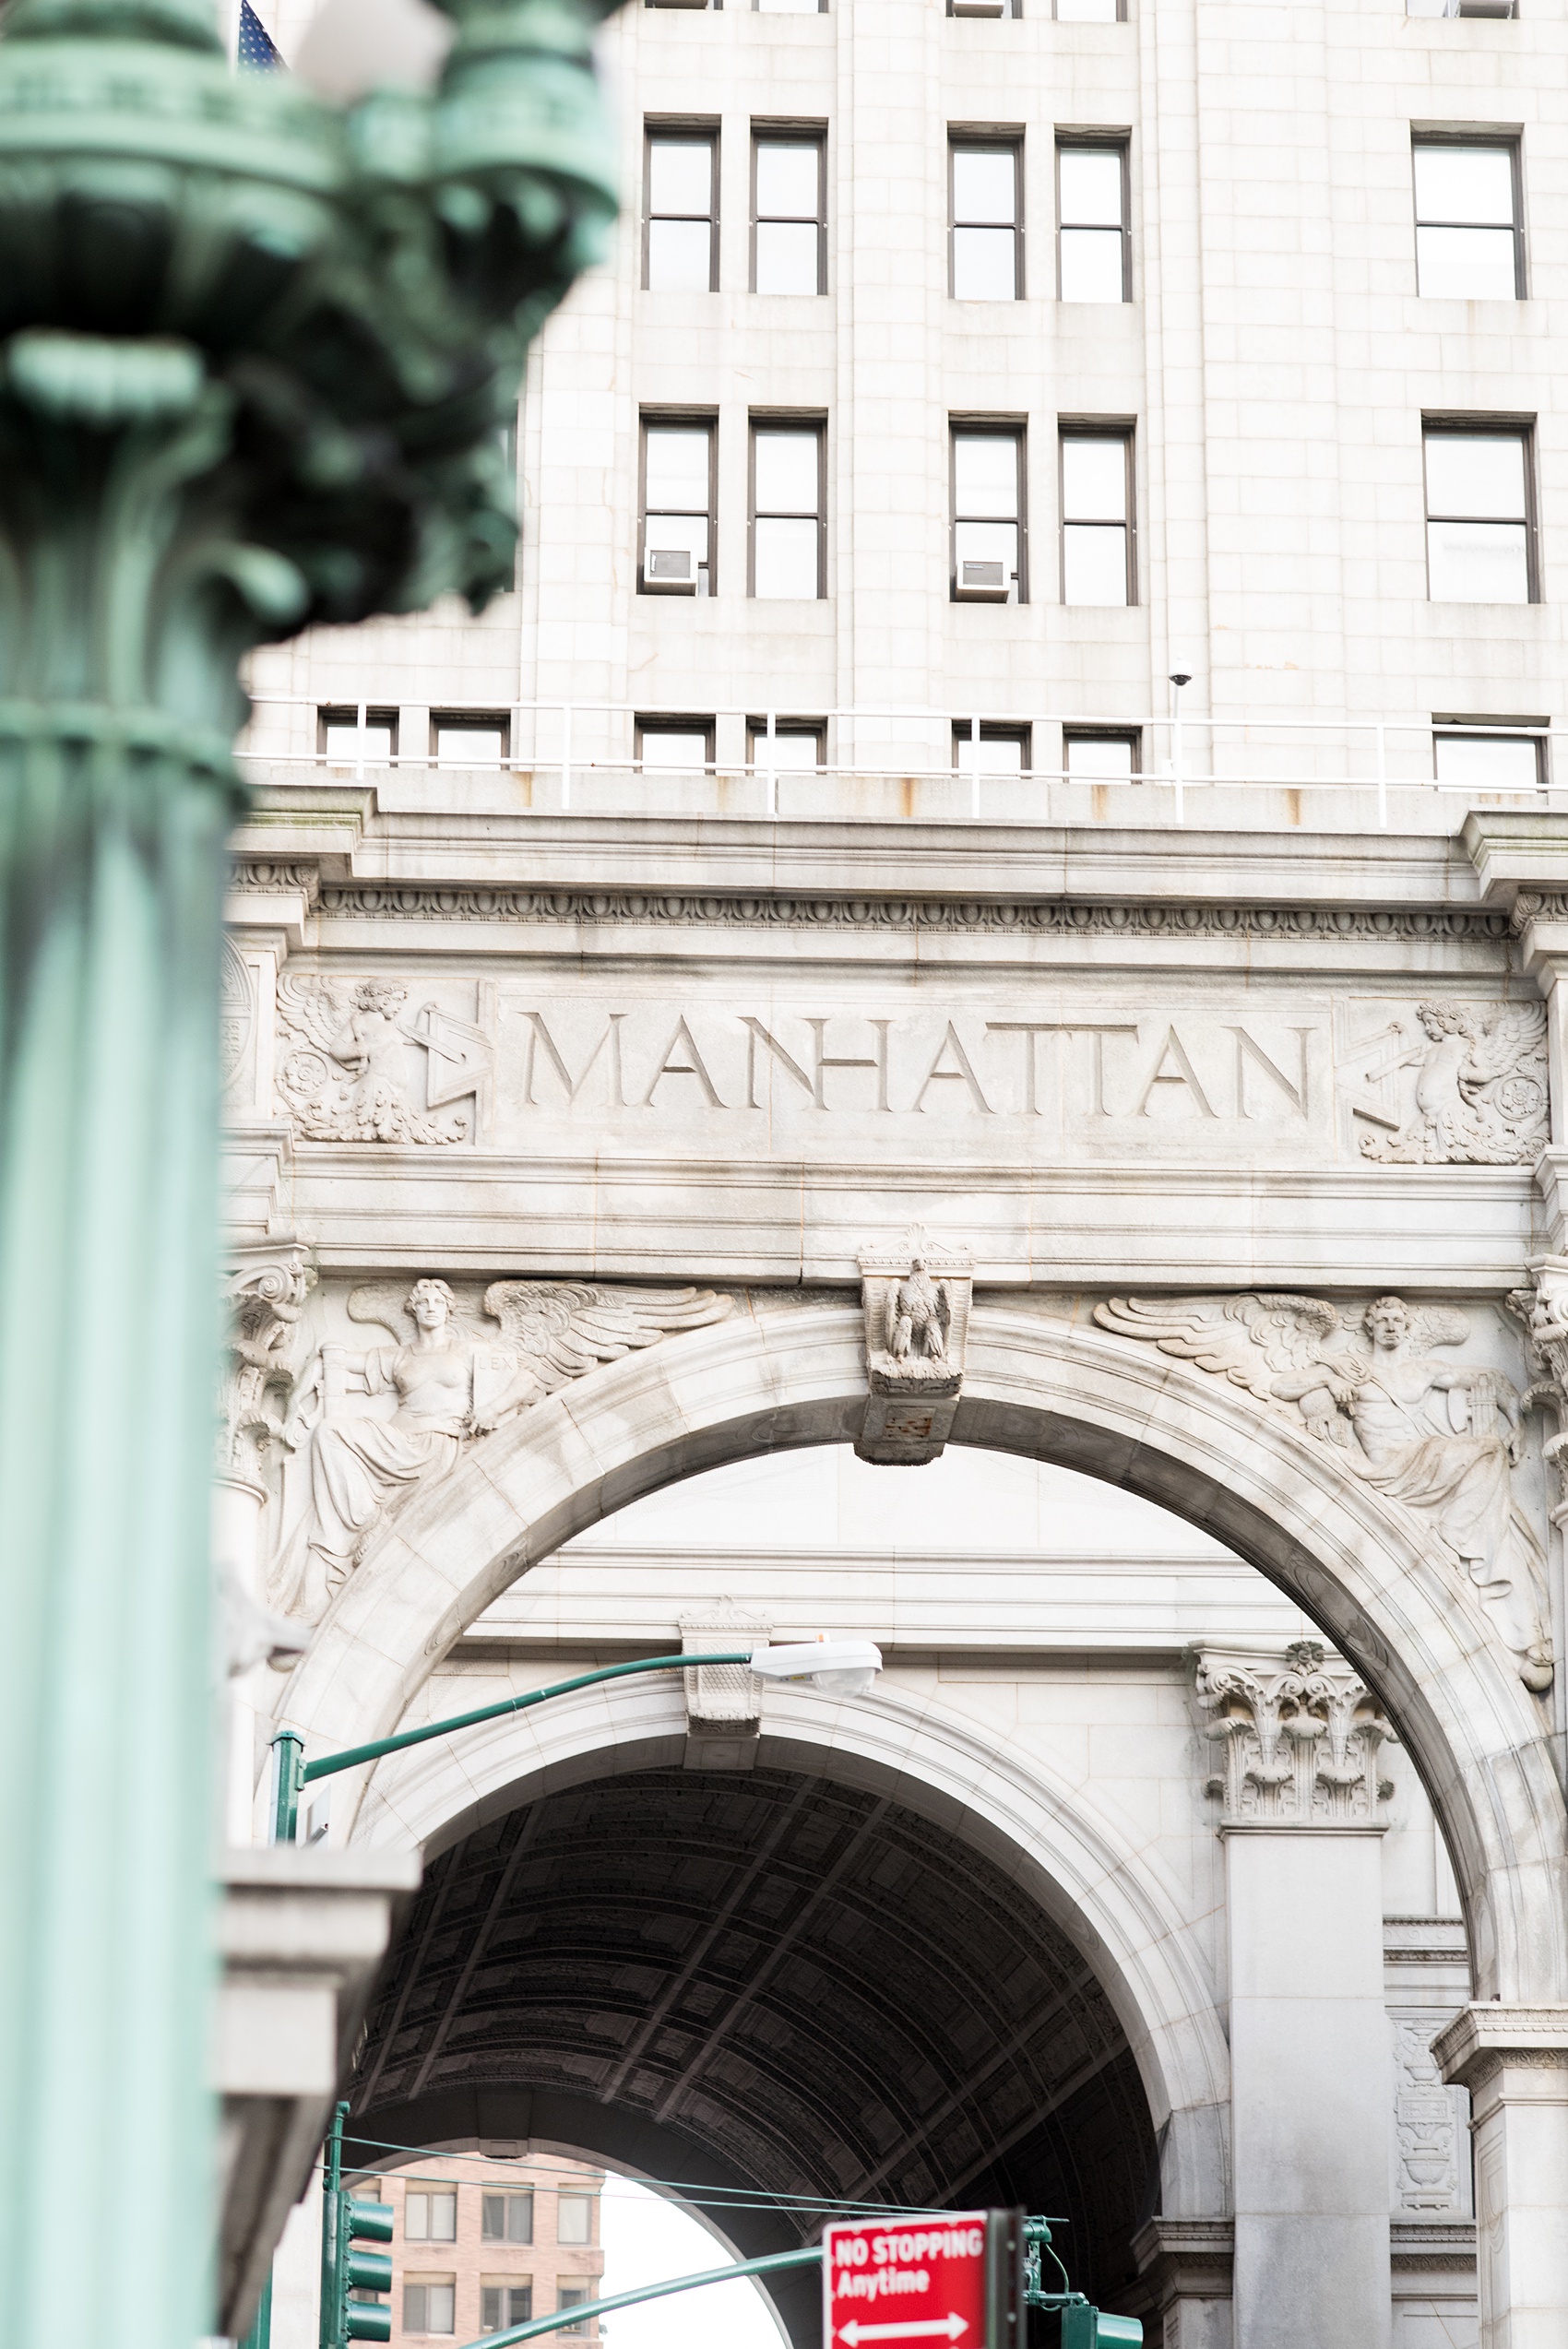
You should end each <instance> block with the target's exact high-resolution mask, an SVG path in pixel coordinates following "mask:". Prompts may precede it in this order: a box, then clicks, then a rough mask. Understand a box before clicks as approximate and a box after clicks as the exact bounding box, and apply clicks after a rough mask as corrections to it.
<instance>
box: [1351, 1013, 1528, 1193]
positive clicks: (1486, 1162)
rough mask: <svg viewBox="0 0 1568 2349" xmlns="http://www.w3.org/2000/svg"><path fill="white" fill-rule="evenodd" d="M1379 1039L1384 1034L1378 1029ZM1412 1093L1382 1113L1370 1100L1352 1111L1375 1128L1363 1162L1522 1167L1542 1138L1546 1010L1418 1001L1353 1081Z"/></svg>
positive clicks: (1364, 1144) (1364, 1138)
mask: <svg viewBox="0 0 1568 2349" xmlns="http://www.w3.org/2000/svg"><path fill="white" fill-rule="evenodd" d="M1385 1033H1386V1031H1385ZM1409 1071H1413V1072H1414V1086H1413V1090H1412V1091H1409V1092H1408V1093H1405V1094H1404V1095H1403V1097H1402V1098H1401V1099H1400V1100H1399V1104H1398V1113H1397V1114H1396V1115H1394V1116H1389V1115H1388V1114H1386V1113H1385V1112H1384V1110H1382V1109H1379V1108H1377V1107H1376V1106H1374V1105H1373V1103H1372V1101H1370V1100H1369V1101H1367V1102H1362V1103H1358V1104H1356V1105H1355V1115H1356V1116H1357V1117H1358V1118H1360V1119H1361V1120H1362V1121H1364V1122H1367V1123H1370V1124H1372V1125H1373V1126H1374V1127H1375V1128H1377V1129H1378V1130H1377V1131H1375V1132H1373V1133H1363V1134H1362V1135H1361V1137H1360V1145H1361V1155H1362V1157H1367V1158H1372V1159H1376V1160H1377V1161H1378V1162H1379V1163H1380V1164H1382V1165H1384V1166H1403V1167H1443V1166H1473V1167H1510V1166H1518V1165H1521V1164H1527V1163H1530V1162H1532V1161H1533V1160H1534V1159H1535V1157H1537V1155H1538V1152H1539V1151H1540V1148H1541V1146H1542V1145H1543V1144H1544V1142H1545V1141H1546V1138H1547V1057H1546V1007H1545V1005H1544V1004H1542V1003H1503V1004H1499V1005H1494V1006H1492V1007H1491V1008H1490V1009H1489V1008H1488V1007H1486V1006H1483V1005H1481V1004H1479V1003H1421V1004H1419V1005H1418V1006H1417V1010H1416V1019H1415V1023H1414V1024H1407V1023H1406V1022H1404V1021H1402V1020H1399V1021H1396V1022H1395V1024H1394V1028H1393V1032H1392V1040H1391V1041H1390V1042H1389V1043H1388V1045H1387V1049H1386V1050H1383V1051H1381V1052H1378V1053H1376V1054H1375V1056H1374V1057H1371V1058H1369V1059H1368V1061H1367V1062H1366V1065H1365V1067H1364V1069H1363V1071H1362V1077H1363V1081H1364V1082H1365V1083H1366V1084H1367V1085H1369V1086H1372V1085H1377V1084H1381V1083H1384V1081H1387V1080H1391V1081H1392V1082H1393V1083H1394V1084H1395V1086H1396V1087H1398V1086H1400V1081H1401V1079H1402V1078H1403V1079H1404V1083H1405V1085H1406V1086H1408V1084H1409V1079H1408V1076H1407V1075H1406V1072H1409Z"/></svg>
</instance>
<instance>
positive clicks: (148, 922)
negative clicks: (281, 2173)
mask: <svg viewBox="0 0 1568 2349" xmlns="http://www.w3.org/2000/svg"><path fill="white" fill-rule="evenodd" d="M441 5H442V6H443V7H444V8H445V13H446V14H447V15H448V16H449V17H450V18H453V19H454V20H455V39H454V42H453V45H452V49H451V52H450V54H449V56H448V59H447V63H446V66H445V73H444V76H443V78H442V80H441V82H440V84H439V86H438V87H437V88H436V89H434V91H433V92H432V93H430V94H429V95H428V96H421V95H416V94H414V93H411V92H399V91H395V90H387V91H383V92H380V93H376V94H373V95H371V96H368V97H366V98H363V99H362V100H361V101H359V102H358V103H356V104H354V105H352V106H350V107H349V108H347V109H345V110H344V111H343V112H341V113H338V112H335V111H334V110H333V109H332V108H330V107H328V106H327V105H324V104H322V103H320V102H319V101H316V100H315V99H314V98H313V97H312V96H311V95H310V94H309V93H308V92H307V91H305V90H303V89H300V88H298V87H297V86H295V85H294V84H293V83H291V81H290V80H289V78H288V77H286V76H283V75H245V76H241V77H235V76H234V74H233V73H232V70H231V68H230V65H229V63H228V60H227V57H226V55H225V53H224V51H223V47H222V44H221V42H220V40H219V38H218V34H217V30H216V25H215V6H214V0H13V5H12V6H10V8H9V9H8V11H7V12H6V17H5V19H4V34H3V37H0V1597H3V1603H4V1611H3V1614H0V1632H3V1636H4V1642H5V1649H4V1654H5V1666H6V1698H5V1702H4V1704H3V1705H0V1740H3V1752H4V1784H5V1785H6V1803H5V1804H4V1806H0V2338H3V2339H5V2340H6V2341H14V2342H18V2343H21V2342H42V2341H48V2342H49V2343H51V2344H52V2349H89V2345H90V2349H101V2344H102V2343H104V2342H106V2341H113V2342H114V2343H116V2349H186V2344H188V2343H191V2342H193V2341H194V2340H195V2339H196V2337H197V2336H198V2335H199V2334H201V2333H203V2332H204V2331H208V2329H209V2326H210V2323H211V2315H210V2308H209V2304H208V2260H209V2213H210V2206H211V2198H212V2185H213V2179H212V2157H211V2155H212V2139H211V2131H210V2128H209V2124H208V2113H207V2105H206V2099H205V2097H204V2095H203V2092H202V2086H201V2080H202V2072H203V2066H204V2058H205V2053H206V2050H205V2046H204V2039H205V2032H206V2020H207V1995H206V1994H207V1987H208V1968H209V1961H208V1939H209V1936H208V1904H209V1900H210V1893H209V1889H208V1874H209V1858H210V1850H211V1838H212V1836H213V1833H214V1832H215V1821H216V1806H215V1803H214V1801H213V1785H214V1780H215V1777H216V1750H217V1749H216V1740H215V1736H214V1726H213V1706H212V1702H211V1691H212V1689H213V1687H214V1684H215V1679H216V1670H215V1663H214V1655H213V1648H214V1632H213V1628H212V1626H211V1623H210V1621H209V1610H208V1555H207V1510H208V1497H207V1472H208V1451H209V1441H210V1429H211V1418H212V1408H211V1394H212V1366H213V1354H214V1339H215V1335H216V1326H215V1324H216V1313H215V1306H214V1297H215V1288H216V1284H215V1281H214V1277H213V1274H214V1222H215V1167H216V1097H217V1086H216V1076H215V1069H216V1058H217V1053H216V1039H217V1026H218V989H219V960H218V949H219V914H220V895H221V885H222V878H223V863H224V837H225V834H226V831H227V829H228V826H229V824H230V822H231V820H232V816H233V813H234V812H235V808H236V806H237V804H238V791H237V787H236V783H235V779H234V774H233V770H232V766H231V764H230V760H229V755H228V744H229V742H230V741H231V740H232V736H233V733H234V731H235V729H236V727H237V725H238V723H239V721H240V719H241V717H242V715H243V707H244V705H243V698H242V696H241V694H240V693H239V691H238V689H237V686H236V682H235V664H236V662H237V660H238V659H239V658H240V656H241V655H242V654H243V653H244V651H245V650H246V649H247V648H248V647H251V646H252V645H255V644H257V643H259V642H263V641H266V640H267V639H275V638H279V637H282V636H287V635H291V634H292V633H293V632H294V631H295V630H297V629H299V628H301V627H303V626H304V625H306V624H308V623H311V622H313V621H352V620H358V619H361V618H363V617H364V616H366V615H367V614H369V613H372V612H377V611H408V610H413V609H417V608H419V607H421V606H422V605H423V604H425V603H427V602H428V601H429V600H430V599H431V598H432V597H433V596H434V595H435V594H437V593H438V592H441V591H443V590H452V589H456V590H458V591H461V592H462V593H464V594H466V595H467V596H468V597H469V599H471V600H472V601H473V602H474V603H475V604H476V606H477V605H478V604H481V603H482V602H483V600H484V599H485V598H486V597H487V596H489V595H490V594H492V593H493V591H494V590H495V589H496V588H498V587H502V586H505V585H507V584H509V583H510V578H511V549H512V543H513V535H514V533H513V524H512V521H511V518H510V503H511V500H510V485H509V483H507V482H506V481H505V480H503V478H502V474H503V461H502V458H501V455H500V445H499V439H498V435H497V430H496V428H497V425H498V422H499V421H501V420H502V419H503V418H504V417H505V415H506V414H507V413H508V412H509V411H510V409H511V408H512V403H513V402H514V400H515V397H516V394H517V383H518V378H519V375H520V372H521V364H522V357H523V352H524V349H525V346H526V344H527V341H528V338H529V335H530V333H531V332H532V331H533V330H534V328H535V327H536V326H538V324H539V322H540V320H541V319H542V318H543V317H544V316H545V314H547V313H548V311H549V310H550V309H551V307H552V305H553V304H554V303H556V302H557V301H558V300H559V299H560V297H561V295H562V293H563V292H564V291H565V289H566V287H567V286H568V285H569V284H570V282H571V280H572V279H573V278H574V276H575V275H576V273H577V272H578V271H579V270H580V269H581V268H582V267H584V265H585V264H586V263H587V262H588V261H590V260H592V259H593V258H594V257H595V256H596V255H597V253H598V251H599V249H600V241H601V239H602V235H603V231H604V229H605V227H606V225H607V224H608V222H609V220H610V219H611V218H612V211H613V201H612V164H611V148H610V138H609V134H608V128H607V125H606V123H605V120H604V117H603V115H602V113H601V111H600V101H599V97H598V93H597V90H596V88H595V84H594V79H593V73H592V65H591V61H590V56H589V51H588V43H589V39H590V35H591V32H592V30H593V27H594V25H595V23H596V21H597V19H598V18H599V17H600V15H602V14H604V13H605V12H606V8H607V6H608V0H441ZM83 2189H87V2190H86V2192H84V2191H83Z"/></svg>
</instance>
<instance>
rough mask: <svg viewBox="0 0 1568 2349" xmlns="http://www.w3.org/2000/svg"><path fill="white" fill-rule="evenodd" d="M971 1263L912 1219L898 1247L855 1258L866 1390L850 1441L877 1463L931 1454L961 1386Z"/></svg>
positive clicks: (914, 1462)
mask: <svg viewBox="0 0 1568 2349" xmlns="http://www.w3.org/2000/svg"><path fill="white" fill-rule="evenodd" d="M973 1291H974V1263H973V1261H972V1259H971V1258H970V1257H969V1255H968V1252H966V1251H962V1250H953V1249H944V1248H941V1247H937V1246H933V1245H932V1243H931V1242H930V1241H929V1240H927V1239H926V1236H925V1234H924V1232H923V1231H922V1230H921V1228H920V1227H919V1226H918V1225H917V1226H915V1227H914V1228H912V1229H911V1230H910V1232H909V1237H908V1239H907V1240H906V1242H905V1244H904V1246H903V1247H902V1248H901V1249H896V1250H892V1251H890V1252H882V1251H867V1252H864V1253H862V1255H861V1299H862V1303H863V1307H864V1311H865V1330H866V1375H867V1382H868V1385H869V1388H870V1394H869V1397H868V1400H867V1403H866V1416H865V1419H864V1422H863V1424H862V1426H861V1434H860V1439H859V1441H857V1443H856V1445H855V1450H856V1451H857V1452H858V1453H859V1454H860V1456H861V1459H862V1460H870V1461H873V1462H875V1463H876V1464H877V1465H880V1466H884V1467H919V1466H922V1465H924V1464H925V1463H926V1462H928V1461H931V1460H934V1459H936V1458H937V1456H938V1455H939V1453H941V1452H942V1450H943V1447H944V1444H945V1443H946V1441H947V1438H948V1436H949V1435H950V1433H951V1432H952V1428H953V1420H954V1417H955V1415H956V1411H957V1408H958V1397H959V1395H960V1394H961V1393H962V1391H963V1384H964V1351H965V1346H966V1343H967V1340H968V1328H969V1303H970V1299H971V1297H972V1295H973Z"/></svg>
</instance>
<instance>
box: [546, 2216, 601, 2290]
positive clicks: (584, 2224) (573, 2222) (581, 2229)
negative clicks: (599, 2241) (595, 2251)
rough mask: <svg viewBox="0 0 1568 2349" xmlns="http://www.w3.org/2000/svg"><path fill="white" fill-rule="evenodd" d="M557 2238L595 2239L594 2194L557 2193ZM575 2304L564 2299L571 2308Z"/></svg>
mask: <svg viewBox="0 0 1568 2349" xmlns="http://www.w3.org/2000/svg"><path fill="white" fill-rule="evenodd" d="M555 2240H556V2241H557V2243H591V2242H592V2241H593V2196H592V2195H591V2194H557V2196H556V2197H555ZM573 2305H574V2304H573V2303H572V2302H571V2301H570V2300H563V2301H562V2303H561V2306H562V2307H564V2308H569V2307H572V2306H573Z"/></svg>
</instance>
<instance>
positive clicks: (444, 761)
mask: <svg viewBox="0 0 1568 2349" xmlns="http://www.w3.org/2000/svg"><path fill="white" fill-rule="evenodd" d="M505 755H506V737H505V734H504V733H503V732H502V731H501V730H500V728H499V727H494V726H437V728H436V730H435V764H436V765H437V766H499V765H501V764H502V762H503V761H504V759H505ZM410 2199H411V2197H410ZM429 2202H430V2236H429V2240H430V2241H431V2242H432V2243H451V2242H454V2241H455V2240H456V2230H457V2216H456V2213H457V2196H456V2195H455V2194H432V2195H431V2196H430V2197H429Z"/></svg>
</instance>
